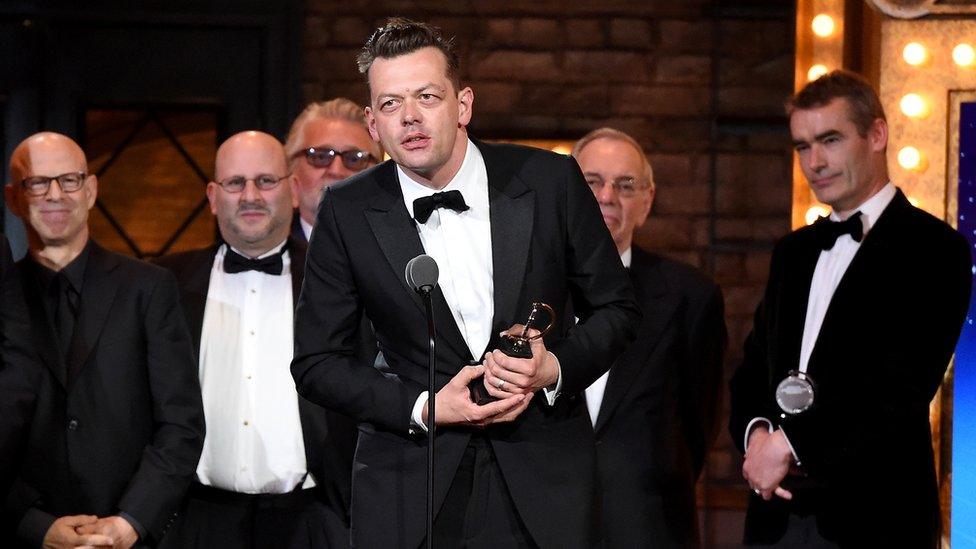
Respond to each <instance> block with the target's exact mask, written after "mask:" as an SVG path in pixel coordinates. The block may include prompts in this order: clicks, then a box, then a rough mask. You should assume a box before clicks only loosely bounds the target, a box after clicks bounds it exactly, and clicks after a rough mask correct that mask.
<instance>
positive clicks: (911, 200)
mask: <svg viewBox="0 0 976 549" xmlns="http://www.w3.org/2000/svg"><path fill="white" fill-rule="evenodd" d="M908 203H909V204H911V205H912V206H915V207H916V208H920V207H921V206H919V204H920V202H919V201H918V199H917V198H915V197H914V196H909V197H908Z"/></svg>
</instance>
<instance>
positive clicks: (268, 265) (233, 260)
mask: <svg viewBox="0 0 976 549" xmlns="http://www.w3.org/2000/svg"><path fill="white" fill-rule="evenodd" d="M287 249H288V246H284V247H283V248H281V251H279V252H278V253H276V254H274V255H269V256H268V257H263V258H261V259H251V258H249V257H244V256H243V255H241V254H239V253H237V252H235V251H234V250H232V249H230V246H228V247H227V254H226V255H224V272H225V273H227V274H235V273H243V272H245V271H261V272H262V273H267V274H269V275H280V274H281V271H283V270H284V266H283V265H282V261H281V256H282V254H284V253H285V250H287Z"/></svg>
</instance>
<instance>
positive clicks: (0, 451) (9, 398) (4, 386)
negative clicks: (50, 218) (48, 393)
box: [0, 234, 34, 496]
mask: <svg viewBox="0 0 976 549" xmlns="http://www.w3.org/2000/svg"><path fill="white" fill-rule="evenodd" d="M13 265H14V263H13V257H12V256H11V253H10V244H9V243H8V242H7V237H6V236H5V235H3V234H0V496H3V495H6V493H7V489H8V488H9V486H10V483H11V482H13V479H14V476H15V475H16V469H17V464H18V463H19V460H20V453H21V449H22V446H23V439H24V434H25V430H26V428H27V425H28V423H29V421H30V414H31V411H32V410H33V401H34V388H33V387H31V386H30V379H29V377H30V376H29V375H27V372H26V371H24V368H23V366H24V365H23V364H22V363H21V364H19V365H18V362H17V361H11V360H9V359H6V360H5V359H4V357H5V356H6V355H8V354H9V353H11V352H12V350H11V349H10V348H9V345H8V343H7V337H6V334H7V330H4V329H3V326H4V325H5V324H11V323H17V322H23V321H24V318H25V317H26V311H25V310H23V309H22V308H18V307H16V306H17V303H18V301H19V299H18V298H17V297H16V296H17V294H19V289H18V288H17V287H16V286H10V285H8V284H7V280H8V279H7V275H8V274H9V273H10V272H11V271H12V270H13ZM10 292H13V293H12V294H11V293H10ZM18 366H19V367H18Z"/></svg>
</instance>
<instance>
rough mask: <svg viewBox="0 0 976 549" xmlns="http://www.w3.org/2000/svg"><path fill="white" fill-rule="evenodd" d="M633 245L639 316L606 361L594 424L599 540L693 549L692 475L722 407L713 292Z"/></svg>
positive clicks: (720, 345) (678, 266) (719, 333)
mask: <svg viewBox="0 0 976 549" xmlns="http://www.w3.org/2000/svg"><path fill="white" fill-rule="evenodd" d="M632 249H633V256H632V262H631V267H630V278H631V281H632V282H633V284H634V292H635V294H636V295H637V304H638V305H640V307H641V312H642V313H643V315H644V318H643V320H642V321H641V323H640V327H639V328H638V329H637V339H636V340H635V341H634V343H633V344H632V345H631V346H630V347H628V348H627V350H626V351H624V353H623V354H622V355H620V358H618V359H617V361H616V362H614V364H613V367H611V368H610V376H609V378H608V379H607V385H606V389H605V391H604V394H603V400H602V401H601V405H600V411H599V414H598V415H597V421H596V425H594V431H595V434H596V453H597V465H598V471H599V477H598V478H599V483H600V490H601V493H602V496H603V497H602V511H603V529H602V531H603V541H604V545H605V546H606V547H608V548H617V547H621V548H623V547H641V546H646V545H647V544H648V543H650V542H651V540H653V541H654V543H653V546H654V547H696V546H698V544H699V541H698V510H697V508H696V506H695V482H696V481H697V479H698V475H699V474H700V473H701V470H702V466H703V464H704V462H705V456H706V454H707V452H708V449H709V447H710V446H711V444H712V442H713V441H714V440H715V435H716V428H717V426H718V412H719V410H720V409H721V394H720V393H719V387H720V385H721V379H722V358H723V355H724V352H725V341H726V332H725V319H724V316H723V304H722V293H721V290H719V288H718V286H716V285H715V283H714V282H712V281H711V280H709V279H708V278H707V277H705V276H703V275H702V274H701V273H699V272H698V271H697V270H696V269H694V268H692V267H690V266H688V265H685V264H683V263H678V262H676V261H672V260H669V259H666V258H663V257H660V256H658V255H654V254H650V253H647V252H645V251H643V250H641V249H639V248H636V247H635V248H632Z"/></svg>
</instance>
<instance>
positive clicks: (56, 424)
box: [7, 243, 204, 547]
mask: <svg viewBox="0 0 976 549" xmlns="http://www.w3.org/2000/svg"><path fill="white" fill-rule="evenodd" d="M27 261H28V260H26V259H25V260H22V261H20V262H19V263H18V264H17V266H16V267H15V269H14V276H15V277H17V278H18V279H19V280H18V283H19V284H20V287H21V289H22V294H21V296H20V297H21V298H22V299H23V300H24V301H25V304H26V308H27V310H29V312H30V313H29V318H30V321H29V324H26V323H25V324H23V325H17V326H18V327H20V326H23V327H25V329H24V330H18V331H17V333H13V334H8V335H10V337H11V339H12V340H13V341H15V342H16V345H17V346H18V347H19V349H18V353H17V354H16V355H15V356H14V359H15V360H25V361H33V364H30V365H28V366H27V367H28V368H30V372H31V374H32V381H31V385H32V386H33V387H35V388H36V399H35V402H34V404H33V406H34V410H33V419H32V422H31V425H30V430H29V433H28V438H27V444H26V450H25V452H24V459H23V465H22V467H21V470H20V476H19V478H18V479H17V480H16V481H15V484H14V487H13V489H12V490H11V493H10V495H9V497H8V498H7V511H8V518H9V519H11V520H12V524H16V525H18V528H19V532H20V534H22V537H21V539H22V541H23V542H25V543H27V544H29V545H31V546H34V547H36V546H39V545H40V543H41V539H42V538H43V536H44V534H45V533H46V531H47V529H48V528H49V527H50V525H51V522H53V520H54V519H55V518H56V517H59V516H64V515H76V514H94V515H99V516H105V515H112V514H116V513H118V512H120V511H121V512H124V513H126V514H128V515H130V516H131V517H133V518H134V519H135V520H136V521H138V523H139V524H140V525H141V526H142V527H143V528H145V529H146V530H147V531H148V533H149V536H150V539H148V540H145V541H146V542H149V543H154V542H158V541H159V540H160V539H161V537H162V535H163V533H164V532H165V531H166V529H167V528H168V525H169V524H171V521H172V518H173V516H174V513H175V511H176V509H177V507H178V505H179V502H180V499H181V498H182V497H183V494H184V492H185V490H186V488H187V486H188V485H189V483H190V481H191V479H192V478H193V473H194V470H195V468H196V464H197V461H198V459H199V457H200V451H201V448H202V447H203V431H204V423H203V406H202V403H201V400H200V385H199V383H198V381H197V376H196V367H195V364H194V362H193V351H192V348H191V347H190V334H189V332H188V331H187V327H186V321H185V320H184V318H183V313H182V311H181V310H180V308H179V294H178V291H177V287H176V280H174V278H173V276H172V275H171V274H169V273H167V272H166V271H164V270H162V269H160V268H158V267H155V266H152V265H149V264H147V263H143V262H141V261H136V260H134V259H130V258H127V257H124V256H121V255H118V254H115V253H112V252H109V251H106V250H104V249H102V248H101V247H99V246H98V245H97V244H94V243H92V244H91V250H90V255H89V257H88V263H87V266H86V268H85V275H84V285H83V288H82V293H81V300H80V307H79V312H78V321H77V324H76V326H77V329H76V331H75V337H74V339H73V340H72V345H71V352H70V353H67V354H68V358H66V359H65V358H62V356H61V354H60V353H59V352H58V351H57V346H56V345H52V342H53V341H55V335H54V330H53V328H52V324H51V323H50V322H49V321H48V319H47V318H46V313H45V308H44V306H43V305H42V303H41V300H40V294H39V291H40V290H39V287H38V285H37V284H36V282H35V281H34V280H32V279H31V278H30V277H29V275H28V273H30V270H29V268H28V267H27V266H26V262H27ZM65 361H69V362H70V363H72V364H73V365H74V366H72V367H73V368H75V369H76V371H77V372H78V373H77V374H76V376H75V377H74V378H73V380H72V382H71V383H70V385H69V383H68V380H67V379H66V372H67V371H68V365H67V364H65Z"/></svg>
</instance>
